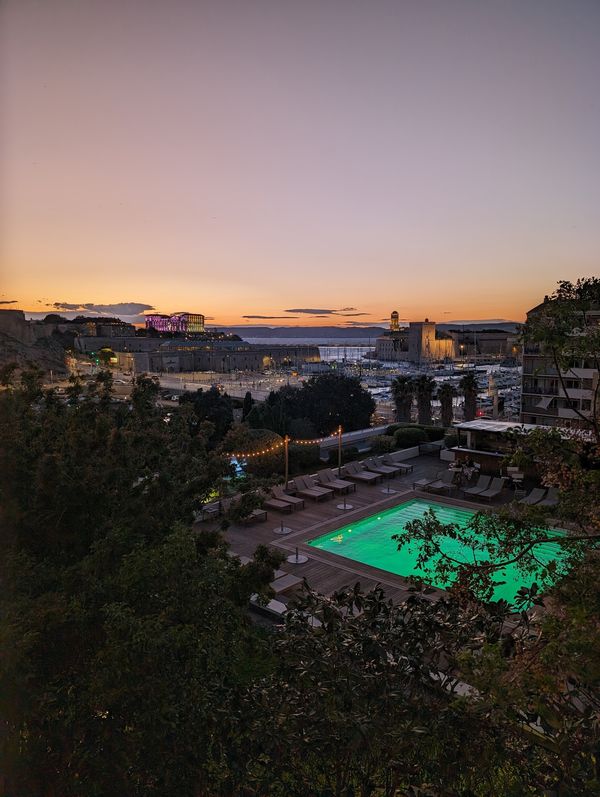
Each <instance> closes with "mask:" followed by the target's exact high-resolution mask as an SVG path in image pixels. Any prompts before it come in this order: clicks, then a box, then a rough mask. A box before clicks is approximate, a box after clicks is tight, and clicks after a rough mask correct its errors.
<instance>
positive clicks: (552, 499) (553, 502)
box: [536, 487, 559, 507]
mask: <svg viewBox="0 0 600 797" xmlns="http://www.w3.org/2000/svg"><path fill="white" fill-rule="evenodd" d="M558 501H559V497H558V490H557V489H556V487H550V488H549V489H548V494H547V495H546V497H545V498H543V499H542V500H541V501H539V502H538V503H537V504H536V506H547V507H551V506H557V504H558Z"/></svg>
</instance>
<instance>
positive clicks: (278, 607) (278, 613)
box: [250, 595, 287, 620]
mask: <svg viewBox="0 0 600 797" xmlns="http://www.w3.org/2000/svg"><path fill="white" fill-rule="evenodd" d="M250 606H251V607H252V608H253V609H254V611H256V612H259V613H260V614H265V615H267V616H268V617H272V618H274V619H276V620H279V619H282V618H283V615H284V614H285V613H286V612H287V606H286V605H285V603H282V602H281V601H278V600H272V601H269V602H268V603H267V604H265V605H264V606H261V605H260V603H258V596H257V595H252V596H251V597H250Z"/></svg>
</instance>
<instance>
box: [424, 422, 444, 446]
mask: <svg viewBox="0 0 600 797" xmlns="http://www.w3.org/2000/svg"><path fill="white" fill-rule="evenodd" d="M421 428H422V429H423V430H424V431H425V433H426V434H427V439H428V440H429V442H430V443H433V442H435V441H436V440H442V439H443V437H444V436H445V434H446V429H445V428H444V427H443V426H423V427H421Z"/></svg>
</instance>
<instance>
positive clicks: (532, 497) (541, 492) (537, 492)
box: [519, 487, 546, 506]
mask: <svg viewBox="0 0 600 797" xmlns="http://www.w3.org/2000/svg"><path fill="white" fill-rule="evenodd" d="M545 495H546V490H545V489H544V488H543V487H534V488H533V490H532V491H531V492H530V493H529V495H526V496H525V498H521V500H520V501H519V503H520V504H524V505H525V506H533V505H534V504H539V502H540V501H541V500H542V498H544V497H545Z"/></svg>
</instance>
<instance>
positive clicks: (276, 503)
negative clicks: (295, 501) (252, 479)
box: [263, 498, 293, 512]
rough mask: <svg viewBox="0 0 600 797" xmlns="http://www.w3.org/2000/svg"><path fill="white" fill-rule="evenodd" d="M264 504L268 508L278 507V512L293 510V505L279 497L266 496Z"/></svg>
mask: <svg viewBox="0 0 600 797" xmlns="http://www.w3.org/2000/svg"><path fill="white" fill-rule="evenodd" d="M263 506H266V507H267V509H276V510H277V511H278V512H291V511H292V509H293V507H292V505H291V504H289V503H288V502H287V501H280V500H279V498H266V499H265V500H264V501H263Z"/></svg>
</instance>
